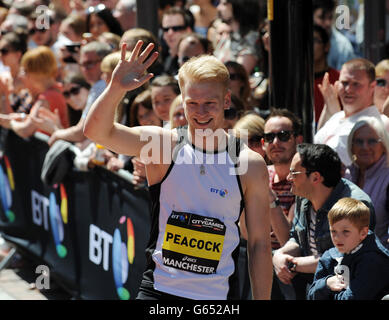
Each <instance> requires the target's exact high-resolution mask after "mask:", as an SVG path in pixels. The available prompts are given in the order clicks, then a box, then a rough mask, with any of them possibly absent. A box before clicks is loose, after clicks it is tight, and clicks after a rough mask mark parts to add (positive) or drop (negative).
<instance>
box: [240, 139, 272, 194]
mask: <svg viewBox="0 0 389 320" xmlns="http://www.w3.org/2000/svg"><path fill="white" fill-rule="evenodd" d="M238 170H239V171H238V174H239V176H240V180H241V182H242V187H243V189H244V191H245V190H246V189H247V188H248V187H249V186H251V185H254V186H255V185H257V186H259V187H260V186H261V185H263V184H268V183H269V182H268V181H269V173H268V170H267V166H266V162H265V160H264V159H263V157H262V156H261V155H260V154H258V153H257V152H255V151H253V150H251V149H250V148H248V147H247V146H245V147H244V148H243V149H242V151H241V152H240V155H239V168H238Z"/></svg>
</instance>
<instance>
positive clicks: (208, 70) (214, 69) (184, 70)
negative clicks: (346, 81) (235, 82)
mask: <svg viewBox="0 0 389 320" xmlns="http://www.w3.org/2000/svg"><path fill="white" fill-rule="evenodd" d="M229 81H230V74H229V73H228V69H227V67H226V66H225V65H224V63H222V62H221V61H220V60H218V59H217V58H216V57H214V56H211V55H201V56H197V57H192V58H191V59H189V60H188V61H187V62H185V63H184V64H183V65H182V66H181V68H180V70H179V71H178V84H179V86H180V89H181V92H184V91H183V89H184V87H185V83H186V82H194V83H198V82H218V83H220V84H221V85H222V86H223V88H224V89H225V91H226V90H227V88H228V84H229Z"/></svg>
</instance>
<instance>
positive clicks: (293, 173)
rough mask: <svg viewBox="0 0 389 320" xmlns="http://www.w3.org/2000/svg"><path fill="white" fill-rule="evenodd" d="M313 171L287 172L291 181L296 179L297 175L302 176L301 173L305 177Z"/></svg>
mask: <svg viewBox="0 0 389 320" xmlns="http://www.w3.org/2000/svg"><path fill="white" fill-rule="evenodd" d="M312 172H313V171H310V170H306V171H305V172H302V171H292V170H290V171H289V174H290V176H291V178H292V179H294V178H296V176H297V175H299V174H302V173H305V174H306V175H307V176H308V175H310V174H311V173H312Z"/></svg>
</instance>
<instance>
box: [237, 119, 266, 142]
mask: <svg viewBox="0 0 389 320" xmlns="http://www.w3.org/2000/svg"><path fill="white" fill-rule="evenodd" d="M241 130H247V131H248V137H249V138H251V137H252V136H261V137H263V135H264V132H265V131H264V130H265V120H263V119H262V117H260V116H259V115H257V114H255V113H249V114H246V115H244V116H243V117H242V118H240V119H239V120H238V122H237V123H236V124H235V126H234V131H235V134H236V136H237V137H239V136H240V131H241Z"/></svg>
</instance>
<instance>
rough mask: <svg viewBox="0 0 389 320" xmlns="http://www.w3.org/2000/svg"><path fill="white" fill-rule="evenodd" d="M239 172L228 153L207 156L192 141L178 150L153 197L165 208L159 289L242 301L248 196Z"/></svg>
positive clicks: (156, 277) (156, 256)
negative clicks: (240, 264) (243, 218)
mask: <svg viewBox="0 0 389 320" xmlns="http://www.w3.org/2000/svg"><path fill="white" fill-rule="evenodd" d="M234 168H235V167H234V163H233V161H232V159H231V157H230V155H229V154H228V152H227V151H223V152H219V153H205V152H203V151H199V150H198V149H195V148H194V147H193V146H192V145H191V144H189V143H187V142H186V143H184V144H182V145H181V147H180V148H179V149H178V151H177V153H176V157H175V161H174V163H172V165H171V167H170V168H169V170H168V173H167V174H166V176H165V178H164V179H163V180H162V182H161V183H160V191H159V195H158V194H157V195H154V199H153V201H159V205H155V203H154V205H153V208H159V212H158V213H157V212H153V214H158V219H157V220H154V221H158V235H157V234H155V235H154V236H155V237H156V236H157V238H156V241H154V244H155V247H154V250H153V251H152V260H153V262H154V264H155V265H154V270H153V281H154V288H155V289H156V290H159V291H162V292H166V293H168V294H172V295H177V296H181V297H185V298H190V299H205V300H215V299H218V300H220V299H228V298H232V297H233V298H239V297H238V296H236V287H237V281H236V282H235V283H234V281H235V280H236V278H237V259H238V255H239V241H240V233H239V227H238V222H239V217H240V214H241V212H242V209H243V196H242V190H241V186H240V181H239V177H238V176H237V175H235V174H231V173H232V172H235V169H234ZM157 197H158V199H157ZM152 236H153V235H152ZM151 242H152V241H151ZM149 249H150V248H149ZM232 289H233V290H235V292H234V293H232V291H233V290H232Z"/></svg>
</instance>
